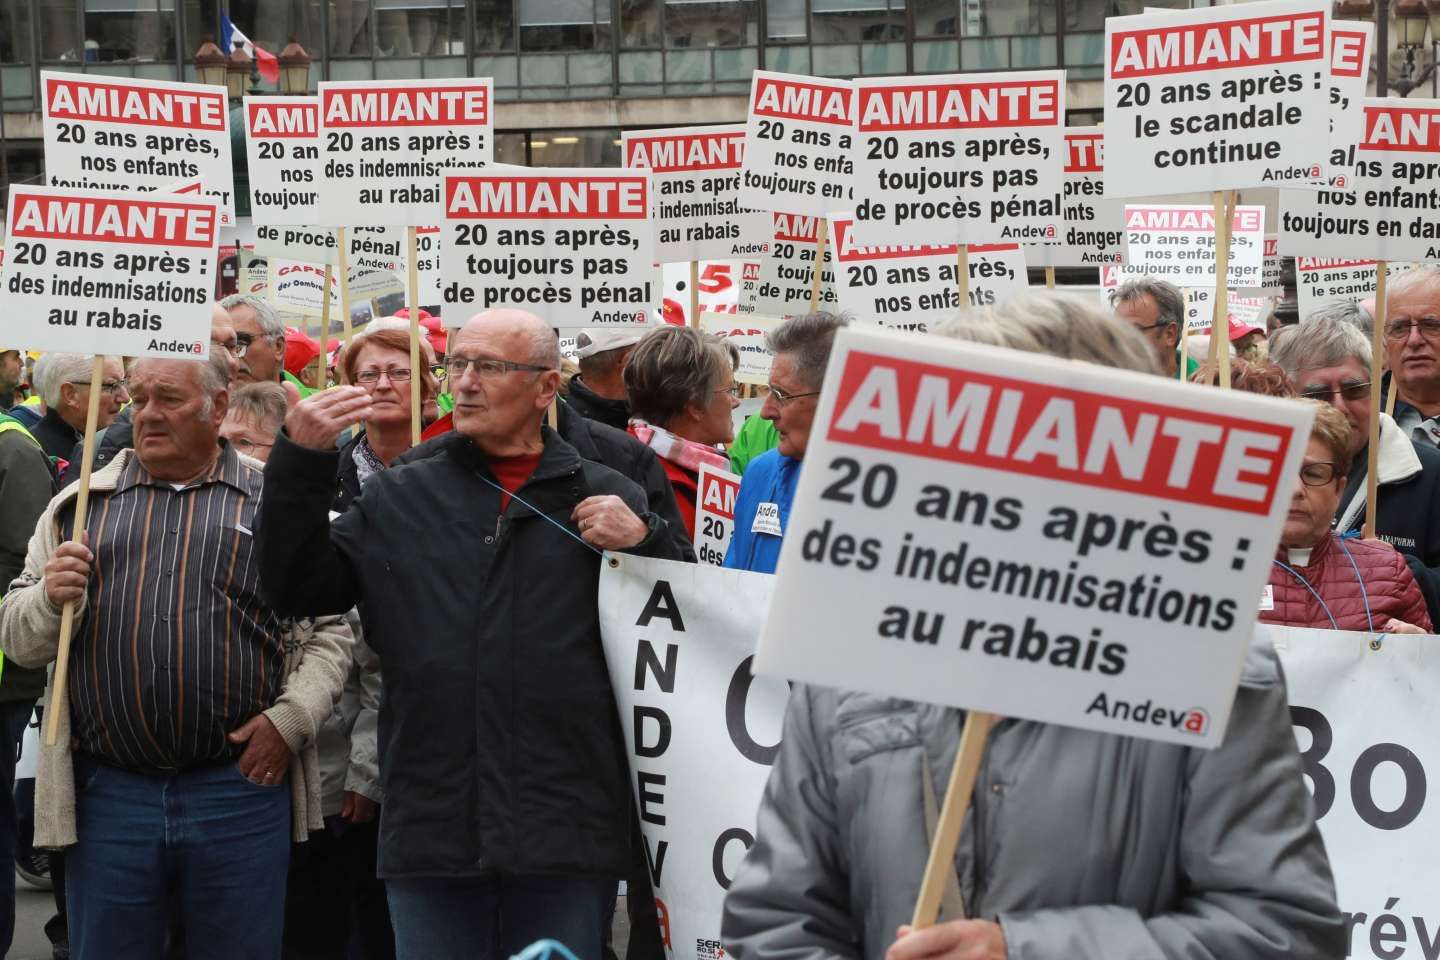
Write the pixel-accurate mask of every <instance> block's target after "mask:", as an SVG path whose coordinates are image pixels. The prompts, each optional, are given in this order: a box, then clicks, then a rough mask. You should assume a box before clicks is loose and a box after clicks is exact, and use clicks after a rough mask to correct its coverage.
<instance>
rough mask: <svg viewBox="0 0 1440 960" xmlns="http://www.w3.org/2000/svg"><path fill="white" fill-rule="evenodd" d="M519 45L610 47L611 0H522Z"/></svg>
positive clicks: (541, 48)
mask: <svg viewBox="0 0 1440 960" xmlns="http://www.w3.org/2000/svg"><path fill="white" fill-rule="evenodd" d="M519 15H520V49H521V50H533V51H550V50H557V51H558V50H608V49H610V0H523V2H522V3H521V4H520V5H519Z"/></svg>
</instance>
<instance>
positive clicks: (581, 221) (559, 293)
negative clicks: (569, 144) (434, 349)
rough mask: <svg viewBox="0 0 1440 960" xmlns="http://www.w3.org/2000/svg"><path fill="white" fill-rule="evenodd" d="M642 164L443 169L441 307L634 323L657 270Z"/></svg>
mask: <svg viewBox="0 0 1440 960" xmlns="http://www.w3.org/2000/svg"><path fill="white" fill-rule="evenodd" d="M653 251H654V237H653V236H652V232H651V220H650V174H649V173H648V172H646V171H618V170H607V171H596V170H580V169H576V170H568V169H562V168H546V169H539V170H531V169H522V168H519V167H507V168H505V170H504V171H503V172H500V171H497V172H490V173H478V174H450V175H448V176H446V178H445V220H444V225H443V230H442V239H441V246H440V270H441V275H442V278H443V290H442V297H441V303H442V304H446V305H448V304H457V305H458V309H456V310H448V309H447V310H446V315H447V316H456V317H458V316H462V315H463V316H469V315H471V314H474V313H478V312H479V311H481V310H488V309H490V308H492V307H519V308H521V309H524V310H529V311H530V312H532V313H534V314H536V315H537V316H539V317H541V318H542V319H543V320H545V321H546V322H547V323H549V324H550V325H551V326H554V327H559V328H562V329H573V328H576V327H596V326H617V325H618V326H644V325H646V324H648V323H649V322H650V308H651V306H652V305H653V304H654V303H655V299H656V298H655V292H656V284H657V281H658V277H657V276H656V270H655V263H654V259H653Z"/></svg>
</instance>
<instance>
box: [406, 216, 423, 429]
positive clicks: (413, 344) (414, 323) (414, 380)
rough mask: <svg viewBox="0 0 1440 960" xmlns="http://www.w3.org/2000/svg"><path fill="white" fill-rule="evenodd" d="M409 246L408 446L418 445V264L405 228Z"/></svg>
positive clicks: (410, 231)
mask: <svg viewBox="0 0 1440 960" xmlns="http://www.w3.org/2000/svg"><path fill="white" fill-rule="evenodd" d="M405 232H406V234H407V237H406V239H407V242H408V243H409V244H410V264H409V266H410V284H409V291H410V298H409V299H410V444H411V446H419V444H420V414H421V413H422V412H423V411H422V410H421V409H420V408H421V401H420V383H421V379H422V378H421V375H420V264H419V262H418V259H419V250H418V249H417V247H416V242H415V228H414V227H406V228H405Z"/></svg>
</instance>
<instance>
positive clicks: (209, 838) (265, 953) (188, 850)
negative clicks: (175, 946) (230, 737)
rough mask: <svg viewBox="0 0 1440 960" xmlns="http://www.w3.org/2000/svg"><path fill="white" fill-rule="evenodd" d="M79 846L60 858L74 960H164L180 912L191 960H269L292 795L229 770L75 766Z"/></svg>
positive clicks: (285, 786) (276, 934)
mask: <svg viewBox="0 0 1440 960" xmlns="http://www.w3.org/2000/svg"><path fill="white" fill-rule="evenodd" d="M75 800H76V811H75V812H76V829H77V835H78V837H79V842H78V843H76V844H75V845H74V846H73V847H70V848H69V849H67V850H66V851H65V870H66V881H67V885H68V889H67V891H66V893H67V896H66V903H67V906H68V908H69V909H68V913H69V919H70V949H71V953H72V955H73V956H74V957H76V958H77V960H155V958H156V957H160V956H163V954H164V948H165V935H166V930H167V927H168V926H169V923H170V918H171V914H172V909H171V906H172V904H178V906H179V914H180V921H181V925H182V926H183V928H184V930H185V940H186V944H187V946H188V950H187V955H188V956H189V957H191V958H192V960H201V958H204V960H273V958H275V957H277V956H278V955H279V954H280V934H281V929H282V927H283V924H284V917H285V869H286V863H287V861H288V860H289V857H290V784H289V783H288V782H287V781H282V782H281V783H280V784H279V785H276V786H270V787H262V786H258V785H256V784H254V783H251V782H250V781H249V780H247V779H245V777H244V776H243V775H241V773H240V770H239V768H237V767H236V766H235V765H234V764H233V763H230V764H222V765H220V766H214V767H205V768H202V769H198V770H189V771H186V772H184V773H179V774H175V775H173V776H168V777H157V776H146V775H143V774H137V773H129V772H126V771H124V770H118V769H116V768H114V767H108V766H105V765H104V764H100V763H96V762H95V761H94V760H91V759H89V758H87V757H78V758H77V759H76V762H75Z"/></svg>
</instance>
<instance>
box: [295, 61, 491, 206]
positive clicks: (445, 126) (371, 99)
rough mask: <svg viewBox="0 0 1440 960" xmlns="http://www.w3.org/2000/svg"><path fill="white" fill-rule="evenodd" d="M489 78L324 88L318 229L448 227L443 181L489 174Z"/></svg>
mask: <svg viewBox="0 0 1440 960" xmlns="http://www.w3.org/2000/svg"><path fill="white" fill-rule="evenodd" d="M493 106H494V90H493V85H492V83H491V81H490V79H489V78H488V77H478V78H472V77H455V78H448V79H444V80H344V81H325V82H322V83H321V84H320V160H321V164H322V169H321V173H322V174H323V175H322V177H321V179H320V199H319V206H318V213H317V216H318V218H319V220H318V222H319V223H321V224H323V225H326V226H332V227H348V226H354V225H361V226H374V227H381V226H396V225H398V226H412V227H414V226H428V225H433V224H436V223H439V222H440V218H441V209H442V207H443V204H442V203H441V193H440V181H441V179H442V178H443V177H444V176H445V175H446V174H450V173H460V172H463V171H464V170H469V169H476V168H479V167H486V166H489V165H490V163H491V159H492V157H493V155H494V150H495V143H494V140H495V138H494V113H493Z"/></svg>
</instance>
